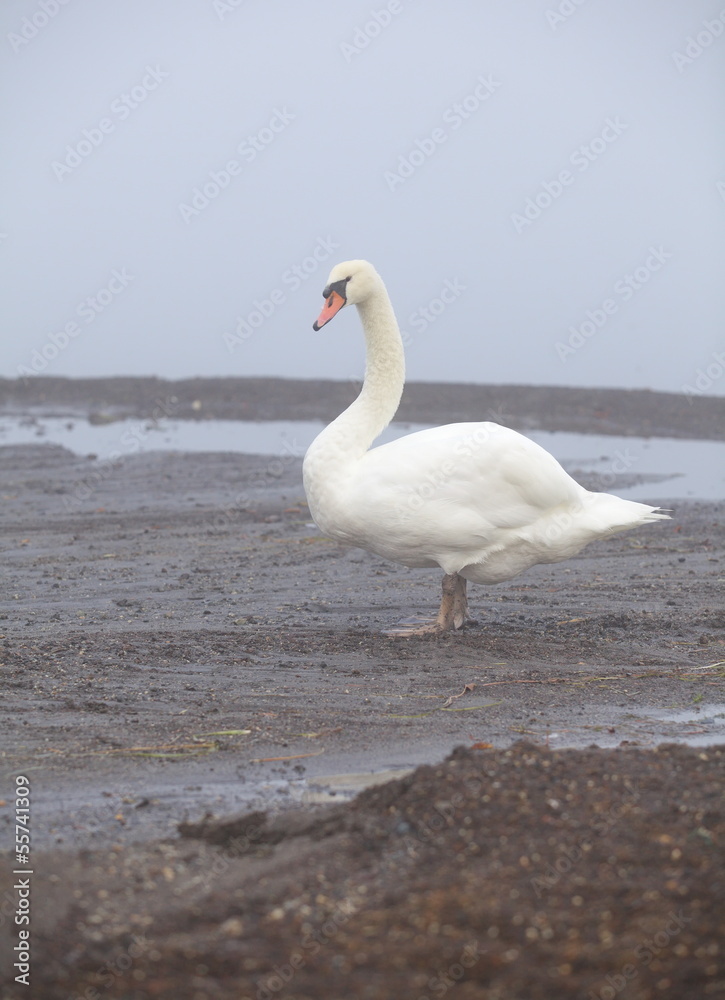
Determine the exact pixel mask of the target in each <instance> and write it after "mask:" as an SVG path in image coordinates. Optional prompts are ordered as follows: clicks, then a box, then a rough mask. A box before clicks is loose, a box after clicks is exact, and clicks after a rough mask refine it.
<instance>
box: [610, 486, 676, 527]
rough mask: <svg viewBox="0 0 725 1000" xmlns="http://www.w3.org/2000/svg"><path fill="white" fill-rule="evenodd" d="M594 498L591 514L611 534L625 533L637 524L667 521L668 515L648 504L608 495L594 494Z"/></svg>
mask: <svg viewBox="0 0 725 1000" xmlns="http://www.w3.org/2000/svg"><path fill="white" fill-rule="evenodd" d="M593 496H594V497H595V498H596V499H595V502H594V504H593V510H592V513H594V512H596V515H595V516H596V517H597V518H602V519H603V520H604V521H605V523H606V522H608V524H607V527H608V529H609V531H611V532H617V531H627V530H629V529H630V528H636V527H637V525H639V524H648V523H649V522H650V521H668V520H669V519H670V515H669V514H668V513H667V511H665V510H663V509H662V507H650V505H649V504H646V503H639V501H637V500H623V499H622V498H621V497H615V496H612V495H611V494H610V493H594V494H593Z"/></svg>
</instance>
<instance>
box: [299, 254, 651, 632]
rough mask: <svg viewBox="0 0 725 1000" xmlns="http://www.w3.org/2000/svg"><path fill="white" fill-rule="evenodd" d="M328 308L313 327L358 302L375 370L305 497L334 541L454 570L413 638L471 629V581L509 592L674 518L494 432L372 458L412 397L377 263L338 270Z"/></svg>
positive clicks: (395, 447)
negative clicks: (615, 537) (604, 541)
mask: <svg viewBox="0 0 725 1000" xmlns="http://www.w3.org/2000/svg"><path fill="white" fill-rule="evenodd" d="M325 298H326V304H325V307H324V308H323V311H322V313H321V315H320V318H319V320H318V321H317V323H316V324H315V328H316V329H319V327H320V326H323V325H324V324H325V323H327V322H328V321H329V320H330V319H331V318H332V316H333V315H335V313H336V312H338V311H339V310H340V309H341V308H342V306H344V305H346V304H356V305H357V306H358V310H359V313H360V317H361V320H362V324H363V329H364V332H365V337H366V342H367V367H366V373H365V381H364V384H363V388H362V391H361V393H360V395H359V396H358V398H357V399H356V400H355V402H354V403H352V405H351V406H349V407H348V409H347V410H345V411H344V413H342V414H341V415H340V416H339V417H338V418H337V419H336V420H335V421H333V422H332V423H331V424H330V425H329V426H328V427H326V428H325V429H324V430H323V431H322V433H321V434H319V435H318V437H317V438H316V439H315V441H314V442H313V443H312V445H311V446H310V448H309V450H308V452H307V455H306V456H305V462H304V484H305V491H306V493H307V499H308V502H309V506H310V511H311V513H312V516H313V518H314V520H315V523H316V524H317V525H318V527H319V528H320V529H321V531H323V532H324V533H325V534H327V535H330V536H331V537H333V538H337V539H339V540H340V541H343V542H347V543H348V544H350V545H356V546H359V547H361V548H364V549H367V550H368V551H370V552H375V553H377V554H378V555H380V556H383V557H385V558H387V559H391V560H393V561H394V562H398V563H402V564H403V565H404V566H440V567H441V569H442V570H443V571H444V573H445V574H446V578H444V587H443V590H444V593H443V601H442V604H441V610H440V612H439V614H438V618H437V619H436V620H435V622H432V623H431V624H429V625H426V626H423V627H422V628H415V629H407V630H406V631H407V633H413V632H415V633H419V632H424V631H440V630H442V629H446V628H452V627H459V626H460V625H461V624H463V621H464V620H465V617H466V597H465V581H466V580H472V581H474V582H476V583H499V582H501V581H502V580H508V579H510V578H511V577H514V576H516V575H517V574H519V573H521V572H523V571H524V570H525V569H528V568H529V567H530V566H533V565H535V564H536V563H552V562H559V561H561V560H563V559H568V558H569V557H571V556H573V555H575V554H576V553H577V552H579V551H580V550H581V549H582V548H583V547H584V546H585V545H586V544H587V543H588V542H591V541H593V540H594V539H595V538H602V537H605V536H607V535H610V534H613V533H614V532H617V531H625V530H627V529H628V528H633V527H636V526H637V525H640V524H644V523H646V522H648V521H654V520H659V519H661V518H666V517H667V514H665V513H662V512H659V511H658V509H657V508H656V507H650V506H648V505H647V504H642V503H636V502H634V501H632V500H622V499H621V498H620V497H615V496H611V495H610V494H608V493H591V492H589V491H588V490H585V489H584V488H583V487H582V486H580V485H579V484H578V483H577V482H576V481H575V480H574V479H572V478H571V476H569V475H568V474H567V473H566V472H565V471H564V469H563V468H562V467H561V466H560V465H559V463H558V462H557V461H556V459H555V458H554V457H553V456H552V455H550V454H549V453H548V452H547V451H545V450H544V449H543V448H541V447H540V446H539V445H537V444H535V443H534V442H533V441H531V440H530V439H529V438H527V437H524V436H523V435H522V434H519V433H517V432H516V431H513V430H510V429H509V428H507V427H502V426H501V425H500V424H496V423H490V422H482V423H457V424H447V425H445V426H442V427H434V428H431V429H430V430H424V431H418V432H417V433H414V434H408V435H407V436H405V437H402V438H399V439H398V440H396V441H392V442H391V443H390V444H385V445H381V446H379V447H377V448H370V445H371V444H372V442H373V441H374V439H375V438H376V437H377V436H378V434H380V432H381V431H382V430H383V429H384V427H386V426H387V424H388V423H389V422H390V421H391V420H392V418H393V416H394V415H395V412H396V410H397V408H398V403H399V401H400V396H401V394H402V390H403V384H404V380H405V369H404V359H403V345H402V341H401V337H400V331H399V328H398V324H397V322H396V319H395V315H394V313H393V309H392V306H391V304H390V299H389V298H388V294H387V291H386V289H385V286H384V284H383V282H382V280H381V278H380V276H379V275H378V274H377V272H376V271H375V269H374V268H373V267H372V265H371V264H369V263H368V262H367V261H347V262H345V263H343V264H338V265H337V266H336V267H334V268H333V270H332V272H331V274H330V279H329V282H328V286H327V287H326V288H325Z"/></svg>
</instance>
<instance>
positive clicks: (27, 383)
mask: <svg viewBox="0 0 725 1000" xmlns="http://www.w3.org/2000/svg"><path fill="white" fill-rule="evenodd" d="M359 389H360V383H359V382H353V381H347V382H336V381H332V380H322V379H314V380H313V379H309V380H306V379H305V380H303V379H282V378H193V379H182V380H178V381H172V380H168V379H161V378H155V377H127V378H93V379H72V378H62V377H50V376H38V377H37V378H32V379H0V411H4V412H6V413H27V412H28V411H30V410H32V409H34V408H42V410H43V413H44V415H46V416H50V415H53V413H57V415H61V416H63V415H66V414H68V413H71V412H72V413H74V414H76V415H77V414H78V413H82V414H89V415H90V416H91V417H93V418H95V419H98V420H102V421H103V420H108V419H123V418H125V417H140V418H155V419H159V418H160V417H163V416H167V417H173V418H175V419H194V420H199V419H212V418H216V419H221V420H325V421H326V420H332V419H333V418H334V417H336V416H337V414H338V413H340V412H341V411H342V410H343V409H344V408H345V407H346V406H348V405H349V404H350V403H351V402H352V400H353V399H354V398H355V396H356V395H357V393H358V392H359ZM397 420H399V421H410V422H415V423H434V424H437V423H455V422H456V421H462V420H494V421H496V422H498V423H502V424H506V425H507V426H511V427H513V428H514V429H517V430H523V431H527V430H545V431H570V432H579V433H584V434H593V433H599V434H616V435H621V436H627V437H672V438H695V439H700V440H712V441H722V440H725V398H721V397H717V396H693V395H688V394H684V393H669V392H652V391H650V390H643V389H592V388H571V387H565V386H526V385H469V384H465V385H464V384H455V383H444V382H411V383H408V384H407V385H406V387H405V392H404V394H403V399H402V402H401V404H400V409H399V410H398V414H397Z"/></svg>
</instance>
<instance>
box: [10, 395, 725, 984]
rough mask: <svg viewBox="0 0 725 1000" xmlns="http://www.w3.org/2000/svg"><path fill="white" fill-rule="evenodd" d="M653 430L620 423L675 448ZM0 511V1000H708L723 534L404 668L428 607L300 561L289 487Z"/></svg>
mask: <svg viewBox="0 0 725 1000" xmlns="http://www.w3.org/2000/svg"><path fill="white" fill-rule="evenodd" d="M37 381H38V382H41V381H42V380H37ZM58 381H64V380H58ZM65 381H67V380H65ZM139 381H143V380H139ZM144 391H145V390H144ZM447 391H449V393H451V394H452V399H453V396H455V387H449V389H448V390H447ZM139 392H140V396H142V395H143V393H142V392H141V391H140V390H139ZM438 392H439V387H437V388H436V393H438ZM548 392H549V393H553V394H555V392H556V391H555V390H548ZM222 395H223V393H222ZM657 395H660V394H649V393H645V394H641V393H640V394H638V393H631V394H628V395H627V404H626V406H627V408H628V412H632V413H634V412H636V411H637V400H636V399H635V398H634V397H637V396H639V397H640V403H641V407H642V408H643V410H642V413H640V418H641V420H644V419H645V416H643V415H642V414H643V413H644V414H646V419H647V420H649V421H653V420H654V422H655V423H656V425H657V426H658V427H662V428H663V430H661V431H660V433H663V434H666V436H677V435H675V434H674V433H673V432H672V421H671V419H670V418H671V416H672V413H673V412H674V411H671V409H670V408H671V406H673V405H674V404H672V403H670V402H668V403H667V405H666V407H665V410H663V411H662V412H661V413H660V414H659V415H658V414H657V412H656V407H654V409H653V408H652V398H653V397H654V396H657ZM437 398H438V397H437ZM553 398H554V397H553V396H552V399H553ZM5 402H6V403H7V398H5ZM73 405H74V406H75V407H76V408H77V406H78V405H79V404H78V403H77V402H76V403H74V404H73ZM94 405H95V404H94ZM104 405H106V404H104ZM562 405H563V404H562ZM623 405H624V404H623ZM686 405H687V404H686ZM552 406H553V409H554V410H556V405H555V403H552ZM668 407H669V408H668ZM89 409H91V407H90V406H89ZM132 409H133V407H132ZM74 412H75V411H74ZM103 412H106V411H105V410H104V411H103ZM138 412H139V411H138V409H136V413H138ZM196 412H198V409H197V411H196ZM552 412H553V411H552ZM216 415H218V414H216ZM272 415H273V416H279V415H280V414H279V412H275V413H273V414H272ZM282 415H284V416H285V417H288V416H295V415H296V416H305V417H306V418H307V417H309V416H310V414H309V413H308V412H306V411H304V412H298V411H296V410H295V409H294V406H293V405H291V404H289V403H288V406H287V411H286V412H284V414H282ZM313 415H314V414H313ZM549 416H551V414H549ZM541 419H542V421H543V424H545V423H546V420H547V419H548V418H547V417H542V418H541ZM543 424H542V425H543ZM560 429H576V430H582V429H583V428H582V427H581V426H574V427H567V428H560ZM589 429H590V430H593V431H594V430H597V431H601V430H602V427H601V426H600V425H599V422H598V418H592V420H591V421H590V426H589ZM617 432H618V433H621V431H620V430H618V431H617ZM684 436H687V435H684ZM703 436H704V435H703ZM710 436H713V435H710ZM715 436H717V435H715ZM585 485H591V486H592V487H594V488H596V485H597V484H596V482H589V483H587V482H585ZM612 491H613V492H616V486H615V487H612ZM0 495H1V497H2V500H1V503H2V506H1V507H0V510H1V511H2V515H3V523H4V532H3V542H2V547H3V551H2V565H3V581H4V590H3V595H2V599H1V600H0V649H2V656H1V658H0V662H1V663H2V666H1V667H0V669H1V670H2V678H3V682H4V692H5V697H4V699H3V700H2V703H1V704H0V731H1V732H2V737H1V738H0V739H1V746H2V752H3V766H2V772H1V773H2V788H1V789H0V795H2V801H3V803H4V804H3V805H2V806H0V824H2V826H0V829H5V830H6V833H4V834H3V844H2V846H3V849H4V851H5V852H7V853H6V854H5V857H4V864H3V867H4V871H3V880H4V885H3V890H2V894H0V895H2V900H3V902H2V905H1V906H0V957H1V958H2V967H3V969H5V970H7V969H8V968H9V967H10V966H11V965H12V959H11V958H9V955H10V951H11V948H12V945H13V944H14V943H16V942H17V929H18V928H17V927H16V926H15V925H14V924H13V922H12V919H11V914H12V910H10V909H8V905H9V901H10V902H11V901H12V900H14V898H15V895H14V890H13V889H12V886H13V876H12V874H11V873H10V872H9V869H8V865H7V863H5V862H11V861H12V855H11V854H10V851H9V849H10V847H11V845H12V831H13V820H12V806H13V805H14V800H13V795H12V793H13V790H14V784H13V782H14V778H15V776H16V775H18V774H23V775H26V776H27V777H28V779H29V780H30V785H31V803H32V809H31V828H32V865H33V875H32V924H31V927H32V935H33V936H32V947H33V957H32V976H33V981H32V987H31V990H30V993H29V992H28V989H27V988H26V987H24V986H20V985H17V986H15V987H13V986H12V982H11V981H9V983H8V985H7V986H6V987H5V989H6V993H5V994H4V995H6V996H8V997H10V996H15V995H18V996H32V997H34V998H35V997H38V998H45V997H47V998H49V1000H56V998H58V1000H60V998H67V997H73V998H74V1000H75V998H76V997H80V996H84V997H86V998H87V1000H97V998H98V997H103V998H105V997H109V998H110V997H119V998H120V997H123V998H127V1000H129V998H134V1000H141V998H145V997H164V998H165V997H168V998H176V997H179V998H187V997H188V998H193V1000H206V998H209V1000H211V998H216V997H224V998H226V997H229V998H232V997H234V998H240V997H247V996H248V997H253V998H256V1000H264V998H267V997H272V996H274V997H285V998H287V1000H293V998H300V1000H302V998H316V1000H317V998H319V1000H326V998H331V1000H332V998H335V1000H337V998H340V1000H342V998H347V997H350V998H356V997H369V998H388V997H389V998H391V1000H392V998H398V997H400V998H404V1000H407V998H408V997H410V998H412V1000H418V998H419V997H424V996H425V997H439V996H443V995H446V994H447V993H448V991H449V990H452V991H453V992H452V993H451V994H450V995H451V997H452V998H454V1000H455V998H460V1000H468V998H473V997H476V998H479V997H486V998H488V997H491V998H501V1000H529V998H532V1000H533V998H538V997H542V998H550V997H556V998H558V997H582V998H589V997H590V996H591V997H597V998H601V1000H611V998H613V997H614V996H617V997H620V996H621V997H623V998H625V1000H626V998H635V1000H644V998H650V997H652V998H654V997H663V998H668V997H672V998H675V997H676V998H684V1000H688V998H692V1000H700V998H702V997H708V996H719V995H722V994H723V993H725V968H724V967H723V961H722V948H723V946H724V945H723V934H722V930H723V928H722V926H721V922H722V916H723V909H724V908H723V902H722V900H723V890H725V878H724V874H725V873H724V872H723V865H722V848H723V837H724V836H725V825H724V823H723V801H722V777H721V775H722V763H723V751H722V749H717V748H715V747H714V746H713V744H715V743H717V742H720V741H719V734H720V733H721V732H722V717H723V716H722V713H723V712H725V690H724V688H725V672H724V671H723V663H722V661H723V660H724V659H725V656H724V655H723V632H722V626H723V615H722V600H721V593H722V558H723V556H722V542H723V527H722V516H721V508H720V505H716V504H712V503H698V502H682V501H677V502H674V501H673V502H672V503H670V504H667V506H671V507H672V508H673V521H671V522H666V523H664V522H663V523H659V524H654V525H650V526H647V527H645V528H642V529H640V530H638V531H636V532H630V533H628V534H624V535H620V536H617V537H615V538H613V539H611V540H609V541H607V542H600V543H596V544H594V545H592V546H590V547H589V548H588V549H587V550H585V552H584V553H582V554H581V555H580V556H579V557H578V558H576V559H574V560H571V561H570V562H568V563H564V564H559V565H558V566H550V567H545V566H541V567H536V568H535V569H533V570H531V571H529V572H528V573H527V574H526V575H525V576H522V577H520V578H518V579H516V580H513V581H510V582H508V583H506V584H502V585H499V586H498V587H491V588H483V587H474V588H472V610H473V612H474V613H475V615H476V619H477V621H476V623H475V624H473V625H470V626H469V627H467V628H466V629H465V630H464V631H462V632H461V633H458V634H456V635H446V636H441V637H435V638H409V639H405V640H401V639H392V638H389V637H387V636H385V635H384V634H383V629H384V628H385V627H386V626H388V625H390V624H391V623H393V622H395V621H396V620H399V619H401V618H405V617H407V616H409V615H411V614H412V613H416V612H429V611H433V610H434V609H435V607H436V606H437V601H438V596H439V594H438V587H439V579H438V576H437V575H436V574H435V573H432V572H429V571H409V570H406V569H404V568H403V567H397V566H394V565H391V564H389V563H386V562H384V561H383V560H381V559H378V558H377V557H375V556H371V555H368V554H367V553H364V552H361V551H357V550H349V549H345V548H343V547H341V546H339V545H337V544H335V543H333V542H330V541H329V540H326V539H324V538H321V537H320V535H319V533H318V532H317V531H316V529H314V528H311V527H310V524H309V515H308V512H307V510H306V507H305V505H304V497H303V495H302V490H301V479H300V465H299V461H298V460H296V459H292V458H291V457H289V456H288V457H286V458H285V459H284V461H275V460H270V459H265V458H259V457H251V456H240V455H231V454H194V455H191V454H163V453H156V454H148V455H137V456H130V457H127V458H125V459H123V460H122V461H120V462H119V463H117V464H116V465H111V464H109V463H105V464H104V463H98V462H96V461H94V460H92V459H89V458H79V457H76V456H74V455H72V454H71V453H70V452H68V451H66V450H64V449H63V448H60V447H57V446H53V445H44V444H38V445H36V446H25V447H22V448H21V447H6V448H0ZM467 685H469V686H470V687H468V688H467V687H466V686H467ZM457 695H460V697H455V696H457ZM451 699H452V700H451ZM520 740H524V741H527V742H523V743H522V742H516V741H520ZM675 740H677V741H682V740H688V741H689V742H690V743H691V744H694V746H692V747H691V748H685V747H682V746H675V745H673V741H675ZM722 742H725V739H723V741H722ZM663 743H665V744H670V745H668V746H659V745H660V744H663ZM457 745H463V746H465V747H468V748H470V749H467V750H465V751H462V750H459V751H456V753H455V754H454V755H453V757H451V758H449V759H447V760H446V762H445V763H440V762H441V761H443V760H444V758H446V755H448V754H450V752H451V750H452V749H453V748H454V747H455V746H457ZM489 745H490V746H489ZM658 746H659V749H657V748H658ZM560 747H561V748H563V747H567V748H569V749H559V748H560ZM592 747H594V748H592ZM577 748H578V749H577ZM417 764H429V765H434V766H428V767H425V766H424V767H422V768H420V769H419V770H417V771H416V772H414V773H412V774H408V775H406V776H404V777H401V778H398V779H396V780H395V781H394V782H393V783H392V784H391V783H388V784H384V785H381V786H379V787H378V788H371V789H369V790H367V791H365V792H363V793H362V794H361V795H360V796H359V797H358V798H357V799H356V800H354V801H353V802H352V803H342V804H339V805H336V804H334V802H335V798H334V797H333V795H334V793H335V792H336V791H337V793H338V794H337V796H336V797H337V799H341V798H343V797H344V794H345V789H346V788H348V787H352V786H353V785H354V784H355V782H356V781H360V780H364V779H359V778H355V777H339V776H340V775H343V776H349V775H351V774H352V775H359V774H360V773H361V772H368V771H371V770H375V771H384V770H386V769H387V770H390V771H392V772H395V771H396V770H397V769H403V768H406V767H408V768H409V767H412V766H414V765H417ZM400 773H401V774H404V773H405V772H403V771H402V770H401V771H400ZM316 799H326V800H327V801H326V802H325V803H323V804H320V805H313V804H312V803H313V802H314V801H315V800H316ZM331 803H332V804H331ZM290 809H292V811H290ZM207 814H210V815H211V817H217V818H221V817H228V816H230V815H236V816H241V817H243V818H241V819H237V820H234V821H229V822H227V823H226V824H225V823H224V822H217V823H216V824H215V822H214V820H213V819H212V818H207V819H206V820H203V817H204V816H205V815H207ZM180 824H181V830H182V832H183V834H184V835H183V836H182V835H181V834H180V832H179V825H180ZM6 893H8V894H9V897H10V900H8V896H7V895H6ZM94 990H95V994H94V992H93V991H94ZM86 991H88V992H86Z"/></svg>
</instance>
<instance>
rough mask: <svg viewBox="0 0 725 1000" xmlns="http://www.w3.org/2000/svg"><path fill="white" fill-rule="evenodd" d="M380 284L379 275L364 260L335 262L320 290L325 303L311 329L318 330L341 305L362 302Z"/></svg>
mask: <svg viewBox="0 0 725 1000" xmlns="http://www.w3.org/2000/svg"><path fill="white" fill-rule="evenodd" d="M381 285H382V280H381V278H380V275H379V274H378V272H377V271H376V270H375V268H374V267H373V265H372V264H369V263H368V262H367V261H366V260H346V261H343V263H342V264H335V266H334V267H333V269H332V270H331V271H330V277H329V278H328V279H327V284H326V285H325V287H324V289H323V292H322V295H323V298H324V299H325V305H324V306H323V308H322V312H321V313H320V315H319V316H318V317H317V320H316V321H315V322H314V323H313V324H312V329H313V330H320V329H321V328H322V327H323V326H324V325H325V323H329V322H330V320H331V319H332V317H333V316H334V315H335V313H338V312H339V311H340V310H341V309H342V307H343V306H346V305H357V304H358V303H359V302H364V301H365V299H367V298H368V296H370V295H372V294H373V292H375V291H376V290H377V289H378V288H380V286H381Z"/></svg>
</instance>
